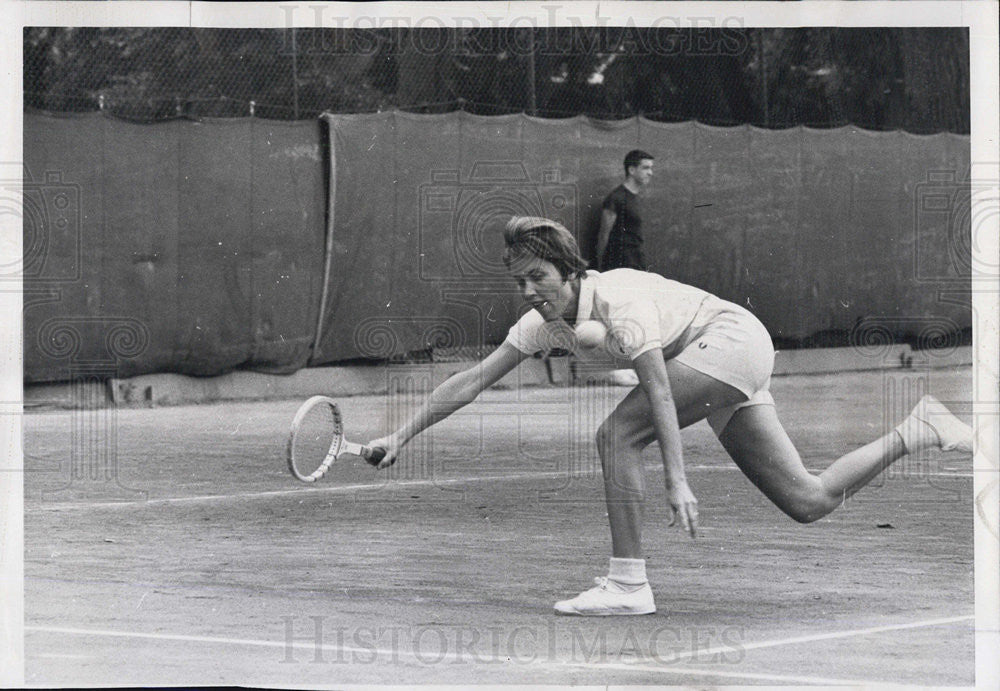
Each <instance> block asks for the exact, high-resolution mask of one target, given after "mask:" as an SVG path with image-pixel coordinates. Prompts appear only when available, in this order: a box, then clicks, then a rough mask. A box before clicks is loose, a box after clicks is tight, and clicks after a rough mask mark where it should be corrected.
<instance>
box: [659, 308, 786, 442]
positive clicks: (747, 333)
mask: <svg viewBox="0 0 1000 691" xmlns="http://www.w3.org/2000/svg"><path fill="white" fill-rule="evenodd" d="M720 303H721V304H720ZM703 310H704V312H705V313H704V314H699V319H698V320H697V321H699V322H702V325H701V326H700V327H699V328H698V329H697V330H696V331H695V332H694V334H693V338H692V339H691V341H690V342H689V343H688V345H687V346H686V347H685V348H684V349H683V350H681V352H680V353H678V354H677V355H676V357H675V358H674V359H676V360H677V361H678V362H681V363H683V364H685V365H687V366H688V367H690V368H691V369H695V370H698V371H699V372H701V373H703V374H707V375H708V376H710V377H712V378H713V379H718V380H719V381H721V382H723V383H725V384H729V385H730V386H732V387H733V388H735V389H739V390H740V391H741V392H743V394H744V395H745V396H746V397H747V399H748V400H746V401H743V402H741V403H736V404H734V405H731V406H728V407H726V408H720V409H718V410H715V411H713V412H712V413H710V414H709V416H708V424H709V425H711V427H712V430H713V431H714V432H715V434H716V436H718V435H720V434H722V430H724V429H725V428H726V425H727V424H728V423H729V420H730V419H731V418H732V417H733V415H734V414H735V413H736V411H737V410H739V409H740V408H745V407H747V406H752V405H774V399H773V398H772V397H771V392H770V391H769V390H768V389H769V388H770V385H771V372H772V371H773V370H774V344H773V343H772V342H771V335H770V334H769V333H768V332H767V329H766V328H764V325H763V324H761V323H760V320H758V319H757V317H755V316H754V315H753V314H751V313H750V312H748V311H746V310H745V309H743V308H742V307H739V306H738V305H734V304H733V303H729V302H724V301H722V300H718V301H713V304H711V305H706V306H705V308H703Z"/></svg>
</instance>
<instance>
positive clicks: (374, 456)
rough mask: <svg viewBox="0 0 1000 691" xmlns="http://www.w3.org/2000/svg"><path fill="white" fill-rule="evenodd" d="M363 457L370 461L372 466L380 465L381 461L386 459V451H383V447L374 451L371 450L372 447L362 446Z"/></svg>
mask: <svg viewBox="0 0 1000 691" xmlns="http://www.w3.org/2000/svg"><path fill="white" fill-rule="evenodd" d="M361 455H362V456H363V457H364V459H365V460H366V461H368V462H369V463H371V464H372V465H376V464H378V462H379V461H381V460H382V459H383V458H385V449H383V448H382V447H381V446H379V447H376V448H374V449H373V448H371V447H370V446H362V447H361Z"/></svg>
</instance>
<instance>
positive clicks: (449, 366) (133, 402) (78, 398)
mask: <svg viewBox="0 0 1000 691" xmlns="http://www.w3.org/2000/svg"><path fill="white" fill-rule="evenodd" d="M972 360H973V352H972V348H971V347H968V346H964V347H959V348H953V349H944V350H913V349H912V348H910V346H908V345H905V344H903V345H886V346H873V347H871V348H817V349H808V350H786V351H780V352H778V353H777V354H776V356H775V365H774V376H787V375H804V374H835V373H840V372H852V371H854V372H857V371H866V370H893V369H910V368H912V369H916V370H920V369H928V368H940V367H957V366H968V365H971V364H972ZM472 364H474V363H473V362H433V363H417V364H406V365H389V366H386V365H346V366H334V367H314V368H309V369H304V370H300V371H298V372H295V373H294V374H290V375H275V374H263V373H260V372H246V371H238V372H230V373H228V374H223V375H220V376H217V377H189V376H185V375H181V374H148V375H142V376H138V377H131V378H129V379H111V380H109V381H108V382H106V383H104V384H101V383H99V382H86V383H85V384H81V383H77V384H73V383H71V382H67V383H57V384H37V385H30V386H27V387H25V391H24V401H25V406H26V407H39V406H43V407H57V408H67V407H71V408H94V407H102V406H107V405H114V406H118V407H152V406H166V405H183V404H193V403H210V402H213V401H234V400H262V399H282V398H305V397H307V396H311V395H314V394H326V395H328V396H334V397H337V396H341V397H343V396H358V395H366V394H367V395H382V394H386V393H389V392H394V393H395V392H406V391H429V390H430V389H432V388H433V387H434V386H437V385H438V384H440V383H441V382H443V381H444V380H445V379H447V378H448V377H450V376H452V375H453V374H455V373H456V372H460V371H462V370H464V369H466V368H468V367H469V366H471V365H472ZM572 379H573V377H572V374H571V371H570V362H569V358H566V357H559V358H551V359H549V360H548V362H546V361H545V360H543V359H541V358H531V359H529V360H526V361H525V362H524V363H523V364H522V365H521V366H520V367H519V368H517V369H516V370H515V371H513V372H511V373H510V374H508V375H507V376H506V377H504V378H503V379H502V380H500V382H498V383H497V384H496V385H495V386H496V387H497V388H507V389H513V388H520V387H537V386H553V385H555V386H567V385H569V384H570V383H571V382H572ZM598 381H602V382H607V383H613V382H614V375H613V372H612V371H611V370H609V369H607V368H606V367H595V366H593V365H587V364H584V363H580V364H578V366H577V367H576V383H577V384H580V383H584V382H598Z"/></svg>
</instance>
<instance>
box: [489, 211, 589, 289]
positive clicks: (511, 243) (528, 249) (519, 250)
mask: <svg viewBox="0 0 1000 691" xmlns="http://www.w3.org/2000/svg"><path fill="white" fill-rule="evenodd" d="M503 241H504V244H505V245H506V246H505V248H504V251H503V263H504V264H505V265H506V266H507V268H508V269H509V268H510V266H511V264H513V263H514V262H516V261H518V260H520V259H522V258H524V257H525V256H526V255H532V256H535V257H538V258H539V259H544V260H546V261H549V262H552V264H553V265H554V266H555V267H556V269H557V270H558V271H559V274H560V275H561V276H562V277H563V280H564V281H566V280H569V279H570V278H576V277H578V276H582V275H583V274H584V273H585V272H586V270H587V262H586V261H585V260H584V259H583V257H581V256H580V247H579V245H577V244H576V238H574V237H573V233H571V232H569V230H567V229H566V226H564V225H563V224H562V223H559V222H558V221H551V220H549V219H547V218H541V217H539V216H514V217H513V218H511V219H510V221H508V222H507V227H506V228H504V231H503Z"/></svg>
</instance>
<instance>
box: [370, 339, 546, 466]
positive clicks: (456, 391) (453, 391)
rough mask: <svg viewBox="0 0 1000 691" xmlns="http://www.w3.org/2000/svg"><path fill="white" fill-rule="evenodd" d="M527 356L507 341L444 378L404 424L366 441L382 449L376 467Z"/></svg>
mask: <svg viewBox="0 0 1000 691" xmlns="http://www.w3.org/2000/svg"><path fill="white" fill-rule="evenodd" d="M526 357H527V355H525V354H524V353H522V352H521V351H519V350H518V349H517V348H515V347H514V346H512V345H510V344H509V343H501V344H500V347H499V348H497V349H496V350H494V351H493V352H492V353H490V354H489V355H487V356H486V358H485V359H483V361H482V362H479V363H478V364H476V365H475V366H473V367H470V368H469V369H467V370H464V371H462V372H459V373H458V374H456V375H454V376H452V377H450V378H448V379H446V380H445V381H443V382H442V383H441V385H440V386H438V387H437V388H436V389H434V391H433V392H432V393H431V395H430V396H429V397H428V399H427V401H426V402H425V403H424V405H423V406H421V408H420V410H418V411H417V413H416V414H415V415H414V416H413V417H412V418H410V420H409V421H408V422H407V423H406V424H404V425H403V426H402V427H400V428H399V429H398V430H396V431H395V432H393V433H392V434H390V435H388V436H385V437H381V438H379V439H373V440H372V441H370V442H368V446H370V447H372V448H375V447H379V448H382V449H385V452H386V453H385V457H384V458H382V460H381V461H380V462H379V463H378V468H379V469H382V468H388V467H389V466H391V465H392V464H393V463H395V462H396V456H397V454H398V453H399V450H400V449H401V448H402V447H403V446H404V445H405V444H406V443H407V442H408V441H410V440H411V439H413V437H415V436H417V435H418V434H420V433H421V432H423V431H424V430H425V429H427V428H428V427H430V426H431V425H433V424H435V423H437V422H440V421H441V420H444V419H445V418H446V417H448V416H449V415H451V414H452V413H454V412H455V411H457V410H459V409H460V408H462V407H464V406H466V405H468V404H469V403H471V402H472V401H474V400H476V397H477V396H479V394H480V393H482V392H483V390H485V389H487V388H489V387H490V386H492V385H493V384H495V383H497V382H498V381H499V380H500V378H501V377H503V376H504V375H505V374H507V373H508V372H510V371H511V370H513V369H514V368H515V367H517V366H518V365H519V364H520V363H521V361H522V360H524V359H525V358H526Z"/></svg>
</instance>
